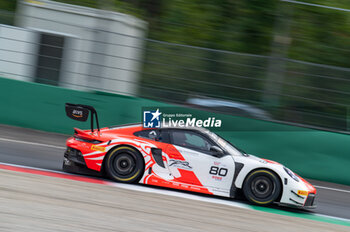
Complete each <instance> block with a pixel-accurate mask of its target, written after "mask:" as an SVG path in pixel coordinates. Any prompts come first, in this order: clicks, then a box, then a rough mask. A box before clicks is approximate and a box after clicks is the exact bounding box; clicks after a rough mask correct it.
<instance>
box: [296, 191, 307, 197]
mask: <svg viewBox="0 0 350 232" xmlns="http://www.w3.org/2000/svg"><path fill="white" fill-rule="evenodd" d="M308 194H309V193H308V191H304V190H298V195H302V196H307V195H308Z"/></svg>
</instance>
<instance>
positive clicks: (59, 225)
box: [0, 126, 350, 231]
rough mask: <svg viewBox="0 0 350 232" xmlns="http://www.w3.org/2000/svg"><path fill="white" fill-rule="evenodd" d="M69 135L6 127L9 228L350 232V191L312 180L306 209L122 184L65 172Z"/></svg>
mask: <svg viewBox="0 0 350 232" xmlns="http://www.w3.org/2000/svg"><path fill="white" fill-rule="evenodd" d="M66 138H67V136H66V135H59V134H52V133H46V132H40V131H34V130H29V129H22V128H15V127H9V126H0V173H1V175H0V179H1V180H0V183H1V184H0V201H1V203H0V205H1V206H0V207H1V208H2V210H1V211H0V213H1V216H0V230H1V231H13V230H16V231H20V230H22V231H27V230H28V229H29V228H37V229H38V230H37V231H47V230H50V229H49V227H50V226H51V227H52V230H55V231H56V230H57V231H59V230H70V231H71V230H76V231H87V230H94V231H103V230H107V229H109V230H114V231H179V230H181V231H214V230H216V231H228V229H229V228H231V229H235V231H281V230H285V231H292V230H293V231H299V230H300V231H301V230H303V231H350V187H349V186H344V185H337V184H332V183H325V182H319V181H312V180H311V182H312V183H313V184H314V185H315V187H316V188H317V190H318V199H317V202H318V207H317V208H316V209H315V210H310V211H303V210H293V209H288V208H283V207H277V206H272V207H259V206H254V205H251V204H248V203H247V202H245V201H240V200H231V199H226V198H219V197H212V196H205V195H201V194H193V193H187V192H182V191H175V190H168V189H162V188H154V187H149V186H143V185H129V184H122V183H115V182H111V181H109V180H105V179H102V178H95V177H86V176H81V175H74V174H68V173H64V172H62V171H61V165H62V158H63V152H64V150H65V139H66ZM101 202H103V203H101ZM92 224H94V225H92ZM69 226H71V227H69Z"/></svg>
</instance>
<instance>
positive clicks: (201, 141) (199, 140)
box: [172, 131, 212, 151]
mask: <svg viewBox="0 0 350 232" xmlns="http://www.w3.org/2000/svg"><path fill="white" fill-rule="evenodd" d="M172 139H173V144H175V145H178V146H182V147H187V148H191V149H197V150H203V151H209V149H210V147H211V146H212V144H211V142H210V141H209V140H207V139H206V138H204V137H203V136H201V135H199V134H197V133H195V132H192V131H173V132H172Z"/></svg>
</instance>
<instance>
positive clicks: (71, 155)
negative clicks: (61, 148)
mask: <svg viewBox="0 0 350 232" xmlns="http://www.w3.org/2000/svg"><path fill="white" fill-rule="evenodd" d="M62 169H63V171H65V172H71V173H78V174H84V175H92V176H102V173H101V172H98V171H95V170H92V169H89V168H88V167H87V166H86V163H85V160H84V157H83V155H82V154H81V152H80V151H79V150H77V149H74V148H71V147H67V150H66V151H65V153H64V157H63V165H62Z"/></svg>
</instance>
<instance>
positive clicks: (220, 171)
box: [209, 166, 228, 176]
mask: <svg viewBox="0 0 350 232" xmlns="http://www.w3.org/2000/svg"><path fill="white" fill-rule="evenodd" d="M227 172H228V170H227V168H219V167H218V166H211V167H210V170H209V174H211V175H218V176H226V175H227Z"/></svg>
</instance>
